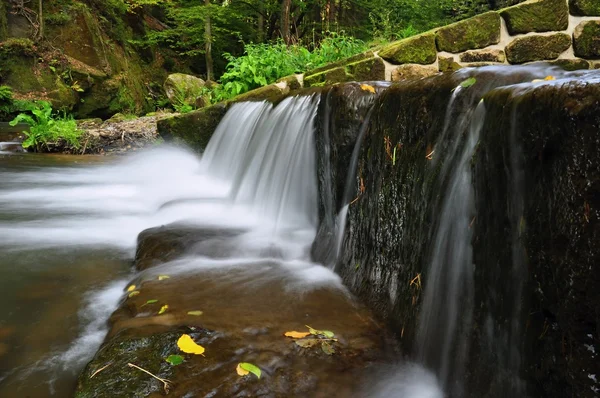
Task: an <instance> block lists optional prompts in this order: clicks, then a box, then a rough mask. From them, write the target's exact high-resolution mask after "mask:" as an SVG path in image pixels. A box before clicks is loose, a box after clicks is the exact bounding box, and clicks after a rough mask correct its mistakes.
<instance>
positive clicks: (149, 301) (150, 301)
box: [140, 299, 158, 308]
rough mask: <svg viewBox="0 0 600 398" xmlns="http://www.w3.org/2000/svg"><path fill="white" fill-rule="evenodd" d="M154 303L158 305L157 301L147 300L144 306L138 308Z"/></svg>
mask: <svg viewBox="0 0 600 398" xmlns="http://www.w3.org/2000/svg"><path fill="white" fill-rule="evenodd" d="M154 303H158V300H154V299H152V300H148V301H146V302H145V303H144V304H142V305H141V306H140V308H141V307H143V306H145V305H148V304H154Z"/></svg>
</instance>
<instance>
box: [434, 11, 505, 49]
mask: <svg viewBox="0 0 600 398" xmlns="http://www.w3.org/2000/svg"><path fill="white" fill-rule="evenodd" d="M499 42H500V16H499V15H498V13H496V12H488V13H485V14H481V15H478V16H476V17H473V18H469V19H467V20H464V21H460V22H457V23H454V24H452V25H448V26H446V27H444V28H441V29H439V30H438V31H437V34H436V43H437V48H438V50H440V51H448V52H451V53H458V52H461V51H465V50H475V49H478V48H483V47H487V46H489V45H490V44H497V43H499Z"/></svg>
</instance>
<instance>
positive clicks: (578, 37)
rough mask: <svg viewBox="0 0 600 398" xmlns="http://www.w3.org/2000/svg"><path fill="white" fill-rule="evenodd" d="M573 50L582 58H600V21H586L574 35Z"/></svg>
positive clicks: (576, 29)
mask: <svg viewBox="0 0 600 398" xmlns="http://www.w3.org/2000/svg"><path fill="white" fill-rule="evenodd" d="M573 50H574V51H575V55H576V56H578V57H582V58H600V21H584V22H582V23H580V24H579V25H577V27H576V28H575V32H574V33H573Z"/></svg>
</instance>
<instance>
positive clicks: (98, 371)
mask: <svg viewBox="0 0 600 398" xmlns="http://www.w3.org/2000/svg"><path fill="white" fill-rule="evenodd" d="M110 365H112V362H109V363H107V364H106V365H104V366H103V367H101V368H100V369H98V370H96V371H95V372H94V373H92V375H91V376H90V379H91V378H93V377H94V376H96V375H97V374H98V373H100V372H102V371H103V370H104V369H106V368H108V367H109V366H110Z"/></svg>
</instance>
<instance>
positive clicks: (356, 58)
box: [304, 51, 373, 76]
mask: <svg viewBox="0 0 600 398" xmlns="http://www.w3.org/2000/svg"><path fill="white" fill-rule="evenodd" d="M372 57H373V51H367V52H364V53H360V54H356V55H353V56H352V57H350V58H346V59H342V60H340V61H336V62H332V63H330V64H327V65H325V66H321V67H319V68H315V69H312V70H309V71H308V72H306V73H305V74H304V75H305V76H311V75H316V74H317V73H321V72H326V71H328V70H331V69H334V68H337V67H339V66H345V65H348V64H351V63H354V62H358V61H362V60H364V59H367V58H372Z"/></svg>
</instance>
